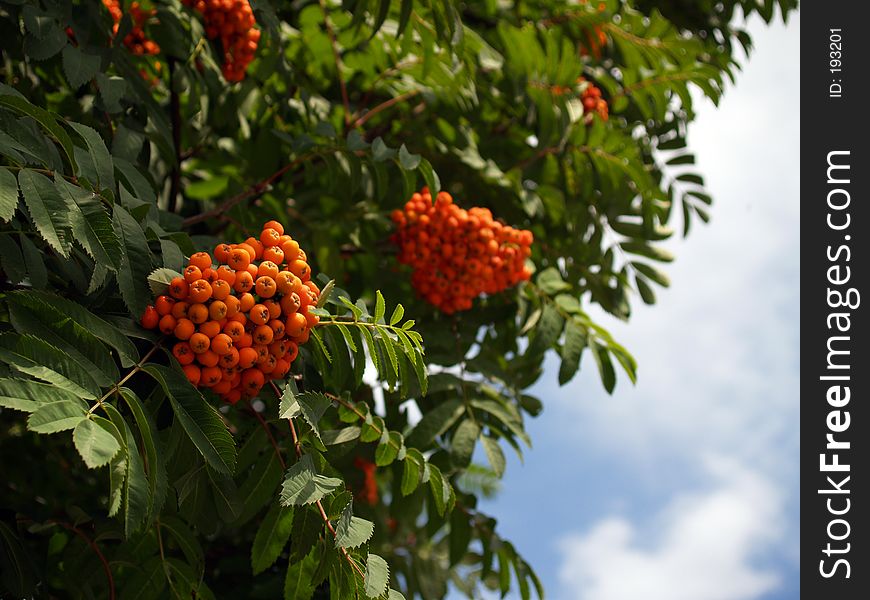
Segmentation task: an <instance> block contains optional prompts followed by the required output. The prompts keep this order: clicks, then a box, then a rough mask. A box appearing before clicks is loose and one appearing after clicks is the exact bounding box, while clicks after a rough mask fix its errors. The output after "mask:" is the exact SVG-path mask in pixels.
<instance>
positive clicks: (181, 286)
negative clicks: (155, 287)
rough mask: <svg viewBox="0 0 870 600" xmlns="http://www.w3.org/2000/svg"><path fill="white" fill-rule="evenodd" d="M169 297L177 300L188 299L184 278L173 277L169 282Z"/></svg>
mask: <svg viewBox="0 0 870 600" xmlns="http://www.w3.org/2000/svg"><path fill="white" fill-rule="evenodd" d="M169 295H170V296H172V297H173V298H176V299H177V300H184V299H185V298H187V282H186V281H185V280H184V277H173V278H172V281H170V282H169Z"/></svg>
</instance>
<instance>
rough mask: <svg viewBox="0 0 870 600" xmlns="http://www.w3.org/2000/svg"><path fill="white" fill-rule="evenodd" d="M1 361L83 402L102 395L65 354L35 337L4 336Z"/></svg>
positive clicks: (94, 384) (1, 336)
mask: <svg viewBox="0 0 870 600" xmlns="http://www.w3.org/2000/svg"><path fill="white" fill-rule="evenodd" d="M0 359H2V361H3V362H5V363H7V364H9V365H11V366H13V367H15V369H16V370H18V371H21V372H22V373H27V374H28V375H31V376H33V377H36V378H37V379H41V380H43V381H47V382H49V383H51V384H54V385H56V386H58V387H59V388H61V389H64V390H66V391H68V392H71V393H72V394H75V395H76V396H78V397H80V398H85V399H91V400H92V399H95V398H97V397H98V396H99V394H100V386H99V385H97V383H96V382H95V381H94V379H93V377H92V376H91V375H90V374H89V373H86V372H84V371H82V370H81V367H79V365H78V364H77V363H73V362H71V361H70V360H69V359H68V357H67V356H66V354H65V353H63V352H61V351H60V350H58V349H57V348H55V347H54V346H52V345H51V344H48V343H47V342H44V341H43V340H40V339H38V338H35V337H33V336H30V335H18V334H13V333H5V334H0Z"/></svg>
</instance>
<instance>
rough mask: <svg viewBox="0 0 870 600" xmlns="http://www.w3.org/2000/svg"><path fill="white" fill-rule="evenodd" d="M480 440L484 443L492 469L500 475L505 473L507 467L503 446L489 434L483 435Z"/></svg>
mask: <svg viewBox="0 0 870 600" xmlns="http://www.w3.org/2000/svg"><path fill="white" fill-rule="evenodd" d="M480 441H481V442H482V443H483V449H484V450H485V451H486V458H487V460H489V464H490V465H491V466H492V470H493V471H495V474H496V475H497V476H498V477H501V476H502V475H504V468H505V459H504V452H502V450H501V446H500V445H499V443H498V442H497V441H496V440H494V439H492V438H491V437H488V436H483V437H481V438H480Z"/></svg>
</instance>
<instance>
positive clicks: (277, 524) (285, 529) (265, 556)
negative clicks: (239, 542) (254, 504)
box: [251, 504, 293, 575]
mask: <svg viewBox="0 0 870 600" xmlns="http://www.w3.org/2000/svg"><path fill="white" fill-rule="evenodd" d="M292 527H293V507H292V506H290V507H284V506H280V505H278V504H273V505H272V508H270V509H269V512H267V513H266V516H265V517H264V518H263V522H262V523H261V524H260V527H259V529H257V534H256V535H255V536H254V545H253V547H252V548H251V568H253V570H254V575H257V574H258V573H262V572H263V571H265V570H266V569H268V568H269V567H271V566H272V565H273V564H274V563H275V561H276V560H277V559H278V556H279V555H280V554H281V551H282V550H284V546H285V545H287V540H289V539H290V530H291V529H292Z"/></svg>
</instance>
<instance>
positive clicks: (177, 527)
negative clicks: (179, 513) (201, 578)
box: [160, 515, 205, 571]
mask: <svg viewBox="0 0 870 600" xmlns="http://www.w3.org/2000/svg"><path fill="white" fill-rule="evenodd" d="M160 527H161V528H162V529H165V530H167V531H168V532H169V534H170V535H171V536H172V539H174V540H175V543H176V544H178V547H179V548H181V551H182V552H183V553H184V557H185V558H186V559H187V562H189V563H190V564H191V566H193V568H194V569H196V570H197V571H201V570H202V568H203V565H204V562H205V556H204V554H203V551H202V546H200V544H199V541H198V540H197V537H196V534H195V533H194V532H193V530H192V529H191V528H190V527H188V526H187V524H186V523H185V522H184V521H182V520H181V519H179V518H178V517H174V516H171V515H163V516H162V517H161V518H160Z"/></svg>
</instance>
